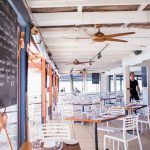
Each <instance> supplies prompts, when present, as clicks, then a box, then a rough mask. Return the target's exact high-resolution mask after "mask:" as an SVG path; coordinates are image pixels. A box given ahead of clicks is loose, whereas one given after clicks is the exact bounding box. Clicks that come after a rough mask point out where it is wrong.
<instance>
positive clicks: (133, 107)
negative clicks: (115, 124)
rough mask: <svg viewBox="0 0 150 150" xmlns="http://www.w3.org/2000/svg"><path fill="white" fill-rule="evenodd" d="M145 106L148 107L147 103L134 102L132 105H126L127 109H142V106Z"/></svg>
mask: <svg viewBox="0 0 150 150" xmlns="http://www.w3.org/2000/svg"><path fill="white" fill-rule="evenodd" d="M144 107H147V105H136V104H133V105H130V106H126V107H125V110H133V111H134V110H138V109H141V108H144Z"/></svg>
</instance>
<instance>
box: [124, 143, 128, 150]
mask: <svg viewBox="0 0 150 150" xmlns="http://www.w3.org/2000/svg"><path fill="white" fill-rule="evenodd" d="M124 149H125V150H127V143H126V142H124Z"/></svg>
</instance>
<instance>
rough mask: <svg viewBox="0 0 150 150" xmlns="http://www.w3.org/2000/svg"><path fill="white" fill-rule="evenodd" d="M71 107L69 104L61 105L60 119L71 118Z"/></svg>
mask: <svg viewBox="0 0 150 150" xmlns="http://www.w3.org/2000/svg"><path fill="white" fill-rule="evenodd" d="M73 112H74V110H73V105H69V104H66V105H61V116H62V119H64V118H65V117H71V116H73Z"/></svg>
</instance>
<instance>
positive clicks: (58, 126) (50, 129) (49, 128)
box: [41, 123, 70, 140]
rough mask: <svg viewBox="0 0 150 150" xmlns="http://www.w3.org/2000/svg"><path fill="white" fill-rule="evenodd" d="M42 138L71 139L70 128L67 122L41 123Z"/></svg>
mask: <svg viewBox="0 0 150 150" xmlns="http://www.w3.org/2000/svg"><path fill="white" fill-rule="evenodd" d="M41 137H42V139H52V140H69V139H70V128H69V125H68V124H65V123H49V124H42V125H41Z"/></svg>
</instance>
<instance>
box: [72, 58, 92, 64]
mask: <svg viewBox="0 0 150 150" xmlns="http://www.w3.org/2000/svg"><path fill="white" fill-rule="evenodd" d="M92 62H95V61H92V60H90V61H82V62H81V61H79V60H78V59H77V58H76V59H75V60H74V61H73V65H82V64H89V65H92Z"/></svg>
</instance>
